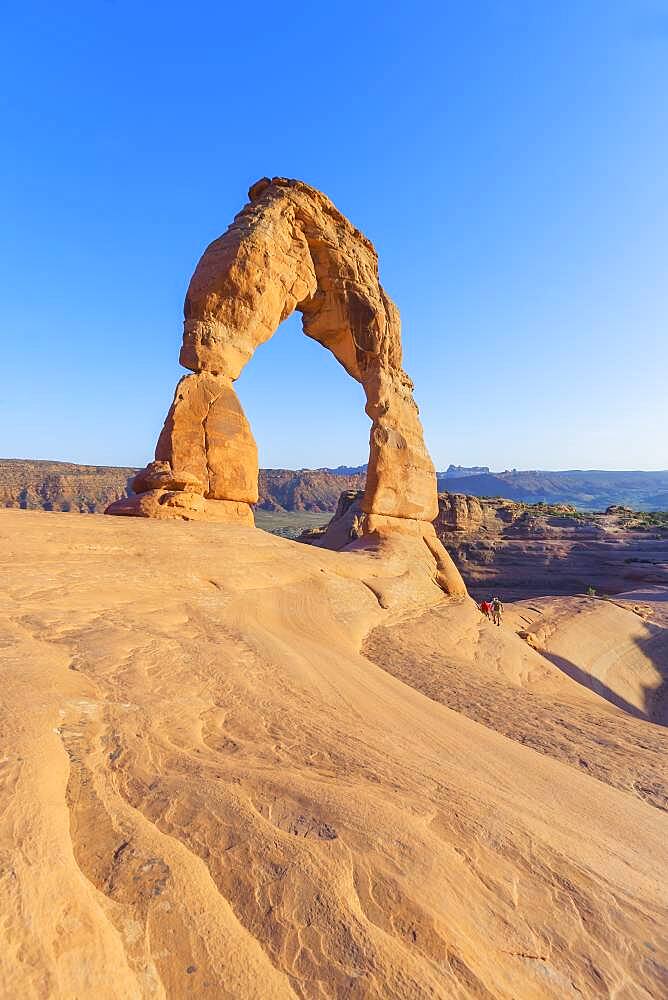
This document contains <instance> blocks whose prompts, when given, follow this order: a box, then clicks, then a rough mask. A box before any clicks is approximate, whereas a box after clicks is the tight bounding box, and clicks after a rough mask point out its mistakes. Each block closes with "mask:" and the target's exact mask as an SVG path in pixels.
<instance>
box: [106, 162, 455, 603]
mask: <svg viewBox="0 0 668 1000" xmlns="http://www.w3.org/2000/svg"><path fill="white" fill-rule="evenodd" d="M249 199H250V200H249V203H248V204H247V205H246V206H245V207H244V208H243V209H242V211H241V212H240V213H239V214H238V215H237V216H236V218H235V219H234V221H233V222H232V224H231V225H230V227H229V228H228V229H227V231H226V232H225V233H224V234H223V235H222V236H221V237H219V239H217V240H214V242H213V243H212V244H211V245H210V246H209V247H207V249H206V250H205V252H204V254H203V256H202V258H201V259H200V261H199V263H198V265H197V267H196V268H195V273H194V274H193V276H192V278H191V281H190V286H189V288H188V292H187V295H186V301H185V306H184V316H185V321H184V332H183V345H182V347H181V354H180V361H181V364H182V365H183V366H184V367H185V368H189V369H191V371H192V372H193V373H194V374H193V375H189V376H186V377H185V378H184V379H182V380H181V382H180V383H179V385H178V387H177V389H176V394H175V397H174V402H173V403H172V406H171V409H170V411H169V414H168V416H167V420H166V422H165V426H164V428H163V431H162V433H161V435H160V438H159V441H158V446H157V448H156V454H155V458H156V462H159V463H161V464H160V466H159V467H156V468H155V469H154V468H153V466H155V463H152V465H151V466H150V467H149V468H148V469H147V470H146V471H145V472H143V473H140V475H139V476H138V477H137V479H136V481H135V489H136V490H137V496H136V497H131V498H129V499H127V500H124V501H122V502H119V503H116V504H112V505H111V507H109V508H108V513H110V514H131V515H133V514H134V515H138V516H147V517H166V518H171V517H178V518H186V519H189V518H190V517H191V516H192V518H194V519H204V520H209V519H210V520H216V521H233V522H235V521H236V522H239V521H241V522H242V523H252V511H251V507H250V505H251V504H253V503H255V502H256V501H257V477H258V459H257V447H256V445H255V441H254V439H253V436H252V434H251V431H250V427H249V425H248V422H247V420H246V418H245V415H244V413H243V410H242V408H241V404H240V402H239V400H238V398H237V395H236V393H235V391H234V388H233V386H232V383H233V382H234V380H235V379H237V378H238V377H239V374H240V373H241V371H242V369H243V367H244V366H245V365H246V364H247V362H248V361H249V360H250V359H251V357H252V356H253V354H254V353H255V351H256V349H257V348H258V347H259V346H260V345H261V344H263V343H265V342H266V341H267V340H268V339H269V338H270V337H271V336H272V335H273V334H274V332H275V331H276V329H277V327H278V326H279V325H280V323H281V322H282V321H283V320H284V319H286V318H287V317H288V316H289V315H290V314H291V313H292V312H294V311H295V310H297V311H299V312H300V313H301V314H302V320H303V328H304V333H305V334H306V335H307V336H309V337H311V338H313V339H314V340H317V341H318V342H319V343H321V344H322V345H323V346H324V347H326V348H328V349H329V350H330V351H331V352H332V353H333V354H334V356H335V357H336V359H337V360H338V361H339V362H340V363H341V364H342V365H343V367H344V368H345V369H346V371H347V372H348V373H349V374H350V375H351V376H352V378H354V379H356V380H357V381H358V382H360V383H361V385H362V386H363V388H364V391H365V394H366V399H367V403H366V412H367V414H368V416H369V417H370V419H371V422H372V425H371V433H370V447H369V465H368V474H367V482H366V489H365V492H364V496H363V498H362V500H361V504H360V506H361V510H362V515H363V516H362V517H361V519H360V531H361V535H362V536H366V535H375V536H378V537H381V538H382V537H384V536H386V535H387V534H388V533H389V534H392V533H400V534H402V535H409V536H412V537H415V538H417V539H419V540H420V541H421V542H425V543H426V544H427V547H428V549H429V551H430V552H431V554H432V556H433V557H434V558H435V559H436V563H437V571H438V575H439V579H440V581H441V583H442V585H443V586H444V588H445V589H447V590H448V591H450V592H456V593H463V592H464V587H463V584H462V581H461V577H460V576H459V573H458V572H457V570H456V569H455V567H454V565H453V564H452V562H451V560H450V559H449V557H448V555H447V553H446V552H445V550H444V549H443V548H442V546H441V545H440V543H439V542H438V540H437V539H436V536H435V534H434V530H433V527H432V525H431V522H432V521H433V519H434V518H435V517H436V516H437V514H438V500H437V492H436V476H435V472H434V466H433V463H432V461H431V458H430V456H429V453H428V452H427V450H426V447H425V444H424V437H423V432H422V425H421V423H420V419H419V414H418V408H417V406H416V404H415V400H414V399H413V384H412V382H411V380H410V379H409V377H408V376H407V374H406V373H405V372H404V370H403V368H402V367H401V361H402V354H401V321H400V317H399V311H398V309H397V307H396V306H395V305H394V303H393V302H392V300H391V299H390V298H389V297H388V295H387V294H386V293H385V291H384V289H383V287H382V285H381V284H380V281H379V278H378V257H377V254H376V251H375V250H374V247H373V245H372V243H371V242H370V241H369V240H368V239H367V238H366V237H365V236H364V235H363V234H362V233H361V232H360V231H359V230H358V229H356V228H355V227H354V226H353V225H352V224H351V223H350V222H349V221H348V219H346V218H345V216H343V215H341V213H340V212H339V211H338V210H337V209H336V208H335V206H334V205H333V204H332V202H331V201H330V200H329V199H328V198H327V197H326V196H325V195H324V194H322V193H321V192H320V191H317V190H316V189H315V188H312V187H309V185H307V184H304V183H303V182H301V181H296V180H288V179H286V178H282V177H274V178H273V179H272V180H269V179H268V178H263V179H262V180H260V181H258V182H257V183H256V184H254V185H253V186H252V187H251V189H250V191H249ZM156 477H157V478H156ZM170 477H171V478H170ZM181 484H185V485H181ZM146 493H150V494H151V497H150V498H147V497H145V496H144V494H146ZM217 505H220V506H217ZM189 512H192V513H189Z"/></svg>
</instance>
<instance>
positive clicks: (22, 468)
mask: <svg viewBox="0 0 668 1000" xmlns="http://www.w3.org/2000/svg"><path fill="white" fill-rule="evenodd" d="M136 472H137V470H136V469H133V468H129V467H122V468H116V467H113V466H104V465H75V464H73V463H70V462H48V461H35V460H29V459H11V458H4V459H0V507H20V508H24V509H26V510H57V511H74V512H78V513H81V514H101V513H103V512H104V509H105V508H106V507H107V506H108V505H109V504H110V503H112V502H113V501H114V500H119V499H120V498H121V497H124V496H127V495H128V493H129V492H131V487H130V483H131V481H132V478H133V476H134V475H135V473H136ZM365 478H366V471H365V469H364V468H362V470H361V471H353V472H352V473H349V474H339V472H338V470H337V471H332V470H330V469H302V470H300V471H297V472H293V471H291V470H289V469H261V470H260V480H259V486H260V500H259V503H258V507H260V509H262V510H269V511H312V512H313V513H321V512H325V513H329V512H331V511H333V510H335V509H336V503H337V501H338V499H339V495H340V493H341V491H342V490H344V489H363V488H364V481H365Z"/></svg>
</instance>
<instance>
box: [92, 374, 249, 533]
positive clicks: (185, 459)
mask: <svg viewBox="0 0 668 1000" xmlns="http://www.w3.org/2000/svg"><path fill="white" fill-rule="evenodd" d="M133 488H134V490H135V496H131V497H127V498H124V499H123V500H118V501H117V502H116V503H113V504H111V506H110V507H108V508H107V513H109V514H125V515H128V516H132V517H154V518H160V519H170V518H171V519H178V520H189V521H197V520H202V521H214V522H218V523H223V524H231V523H232V524H245V525H248V526H250V527H252V526H253V525H254V523H255V522H254V518H253V510H252V507H251V504H254V503H257V500H258V454H257V445H256V443H255V439H254V437H253V435H252V433H251V429H250V425H249V423H248V420H247V419H246V415H245V414H244V411H243V409H242V406H241V403H240V402H239V398H238V396H237V394H236V392H235V391H234V388H233V387H232V380H231V379H230V378H228V377H227V376H225V375H221V374H214V373H212V372H207V371H201V372H195V373H193V374H192V375H186V376H184V378H182V379H181V381H180V382H179V384H178V385H177V387H176V392H175V393H174V400H173V402H172V405H171V407H170V409H169V413H168V414H167V419H166V420H165V424H164V427H163V429H162V432H161V434H160V437H159V438H158V443H157V445H156V449H155V461H154V462H151V463H150V464H149V465H148V466H147V467H146V469H143V470H142V471H141V472H140V473H139V474H138V475H137V476H136V477H135V479H134V481H133Z"/></svg>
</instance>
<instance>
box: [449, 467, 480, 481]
mask: <svg viewBox="0 0 668 1000" xmlns="http://www.w3.org/2000/svg"><path fill="white" fill-rule="evenodd" d="M485 474H487V475H489V466H488V465H468V466H467V465H449V466H448V467H447V469H446V470H445V472H444V473H443V478H444V479H461V478H462V476H484V475H485Z"/></svg>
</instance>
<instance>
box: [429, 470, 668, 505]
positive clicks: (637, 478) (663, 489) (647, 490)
mask: <svg viewBox="0 0 668 1000" xmlns="http://www.w3.org/2000/svg"><path fill="white" fill-rule="evenodd" d="M450 468H452V466H451V467H450ZM437 478H438V484H439V489H441V490H450V489H452V487H453V485H455V488H456V489H457V491H458V492H460V493H467V494H469V495H471V496H476V497H504V498H505V499H508V500H518V501H521V502H523V503H538V502H539V501H541V500H542V501H544V502H545V503H570V504H574V505H575V506H576V507H578V508H580V509H582V510H604V509H605V508H606V507H609V506H610V505H611V504H626V505H628V506H629V507H634V508H636V509H638V510H668V471H662V472H606V471H601V470H598V469H593V470H590V471H586V470H585V471H577V470H571V471H565V472H545V471H541V470H534V471H531V470H529V471H524V472H522V471H518V470H517V469H513V470H512V471H509V472H489V471H487V472H485V473H482V474H481V473H476V474H474V475H469V476H464V475H461V476H460V475H457V476H456V484H453V482H452V476H451V475H450V474H449V470H448V472H447V473H443V472H439V473H437Z"/></svg>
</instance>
